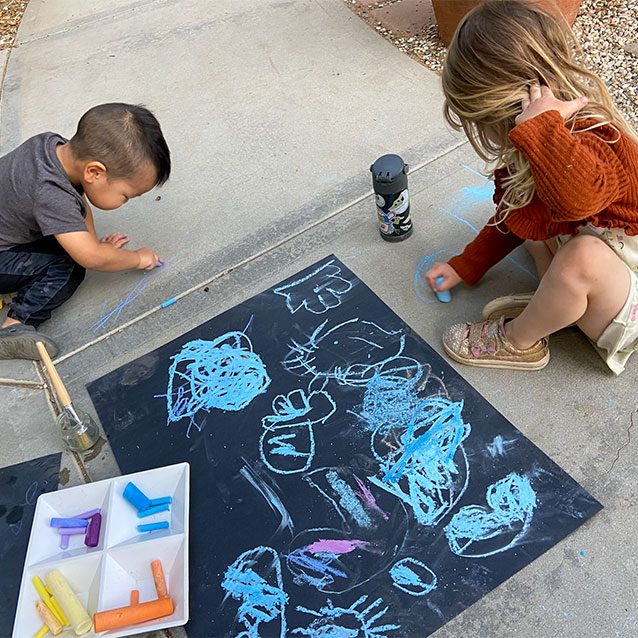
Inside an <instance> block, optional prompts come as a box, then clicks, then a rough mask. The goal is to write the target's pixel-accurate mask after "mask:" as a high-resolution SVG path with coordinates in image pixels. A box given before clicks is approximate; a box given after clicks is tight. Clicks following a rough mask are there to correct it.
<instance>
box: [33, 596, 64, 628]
mask: <svg viewBox="0 0 638 638" xmlns="http://www.w3.org/2000/svg"><path fill="white" fill-rule="evenodd" d="M35 608H36V611H37V612H38V615H39V616H40V618H42V622H43V623H44V624H45V625H46V626H47V627H48V628H49V631H50V632H51V633H52V634H53V635H54V636H57V635H58V634H61V633H62V630H63V627H62V625H61V624H60V623H59V622H58V619H57V618H56V617H55V616H54V615H53V612H52V611H51V610H50V609H49V608H48V607H47V606H46V605H45V604H44V603H43V602H42V601H41V600H38V601H36V603H35Z"/></svg>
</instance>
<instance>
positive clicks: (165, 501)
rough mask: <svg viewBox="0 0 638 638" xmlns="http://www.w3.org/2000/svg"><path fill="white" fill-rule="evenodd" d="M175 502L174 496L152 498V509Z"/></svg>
mask: <svg viewBox="0 0 638 638" xmlns="http://www.w3.org/2000/svg"><path fill="white" fill-rule="evenodd" d="M172 502H173V497H172V496H161V497H160V498H152V499H151V507H155V506H156V505H166V504H168V505H170V504H171V503H172Z"/></svg>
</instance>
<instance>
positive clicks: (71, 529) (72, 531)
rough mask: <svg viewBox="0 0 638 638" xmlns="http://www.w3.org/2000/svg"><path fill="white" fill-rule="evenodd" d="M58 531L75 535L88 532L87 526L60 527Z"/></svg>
mask: <svg viewBox="0 0 638 638" xmlns="http://www.w3.org/2000/svg"><path fill="white" fill-rule="evenodd" d="M58 532H60V534H62V536H74V535H75V534H86V527H58Z"/></svg>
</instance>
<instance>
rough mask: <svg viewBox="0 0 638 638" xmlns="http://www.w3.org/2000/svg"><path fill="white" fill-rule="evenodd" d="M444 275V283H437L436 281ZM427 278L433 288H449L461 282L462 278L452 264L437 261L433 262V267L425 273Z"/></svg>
mask: <svg viewBox="0 0 638 638" xmlns="http://www.w3.org/2000/svg"><path fill="white" fill-rule="evenodd" d="M439 277H443V283H441V284H440V285H438V286H437V285H436V284H435V283H434V282H435V281H436V280H437V279H438V278H439ZM425 279H426V281H427V282H428V285H429V286H430V288H432V290H439V291H441V290H449V289H450V288H454V286H456V285H457V284H459V283H461V281H462V280H461V278H460V277H459V276H458V275H457V273H456V270H454V268H452V266H450V264H442V263H439V262H437V263H436V264H432V266H431V268H430V269H429V270H428V271H427V272H426V273H425Z"/></svg>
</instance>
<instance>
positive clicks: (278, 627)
mask: <svg viewBox="0 0 638 638" xmlns="http://www.w3.org/2000/svg"><path fill="white" fill-rule="evenodd" d="M222 588H223V589H224V590H225V591H226V597H225V598H224V601H226V599H227V598H228V597H229V596H230V597H232V598H233V599H235V600H237V601H239V603H240V604H239V610H238V611H237V620H238V621H239V622H241V623H242V624H243V625H244V626H245V628H246V632H242V634H240V635H242V636H246V637H251V638H252V637H255V638H257V637H258V636H260V635H261V632H260V626H261V625H267V627H264V628H263V631H264V632H265V633H267V634H268V635H269V636H275V635H279V636H280V638H285V636H286V615H285V609H286V604H287V602H288V594H286V592H285V591H284V588H283V579H282V575H281V560H280V559H279V555H278V554H277V552H276V551H275V550H274V549H272V548H270V547H256V548H255V549H251V550H249V551H247V552H244V553H243V554H241V555H240V556H239V557H238V558H237V559H235V561H234V562H233V564H232V565H230V567H228V569H227V570H226V573H225V574H224V579H223V580H222Z"/></svg>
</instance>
